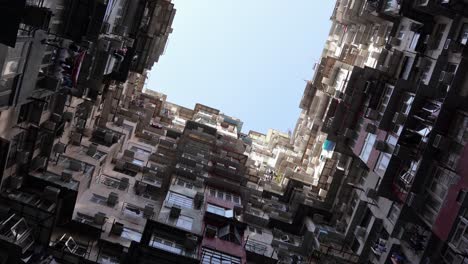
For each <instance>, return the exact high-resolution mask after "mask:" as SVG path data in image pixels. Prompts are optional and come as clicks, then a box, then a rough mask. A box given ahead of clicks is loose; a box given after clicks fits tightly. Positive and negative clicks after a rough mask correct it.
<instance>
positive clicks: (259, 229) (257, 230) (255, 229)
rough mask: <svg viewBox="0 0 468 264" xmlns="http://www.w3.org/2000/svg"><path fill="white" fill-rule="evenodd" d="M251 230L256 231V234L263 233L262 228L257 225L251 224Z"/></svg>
mask: <svg viewBox="0 0 468 264" xmlns="http://www.w3.org/2000/svg"><path fill="white" fill-rule="evenodd" d="M249 231H250V232H251V233H256V234H259V235H261V234H262V233H263V232H262V229H261V228H259V227H255V226H249Z"/></svg>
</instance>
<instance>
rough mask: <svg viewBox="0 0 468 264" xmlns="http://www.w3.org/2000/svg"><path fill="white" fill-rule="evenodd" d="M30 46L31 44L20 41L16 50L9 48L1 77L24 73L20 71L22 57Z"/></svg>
mask: <svg viewBox="0 0 468 264" xmlns="http://www.w3.org/2000/svg"><path fill="white" fill-rule="evenodd" d="M29 45H30V43H27V42H20V41H18V42H16V46H15V48H8V55H7V57H6V61H5V64H4V65H3V69H2V73H1V75H0V77H5V76H7V75H14V74H16V73H20V72H22V69H19V66H20V60H21V56H22V54H23V53H24V51H25V50H27V49H28V48H29Z"/></svg>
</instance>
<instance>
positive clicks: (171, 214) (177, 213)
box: [169, 205, 182, 218]
mask: <svg viewBox="0 0 468 264" xmlns="http://www.w3.org/2000/svg"><path fill="white" fill-rule="evenodd" d="M181 211H182V209H181V208H180V207H179V206H177V205H173V206H172V207H171V211H170V212H169V217H171V218H178V217H179V216H180V212H181Z"/></svg>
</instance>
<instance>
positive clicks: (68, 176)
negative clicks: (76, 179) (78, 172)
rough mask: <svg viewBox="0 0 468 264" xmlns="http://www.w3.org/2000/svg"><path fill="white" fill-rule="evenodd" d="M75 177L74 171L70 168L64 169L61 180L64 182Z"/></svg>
mask: <svg viewBox="0 0 468 264" xmlns="http://www.w3.org/2000/svg"><path fill="white" fill-rule="evenodd" d="M72 178H73V172H71V171H69V170H64V171H62V176H61V180H62V181H64V182H70V181H71V180H72Z"/></svg>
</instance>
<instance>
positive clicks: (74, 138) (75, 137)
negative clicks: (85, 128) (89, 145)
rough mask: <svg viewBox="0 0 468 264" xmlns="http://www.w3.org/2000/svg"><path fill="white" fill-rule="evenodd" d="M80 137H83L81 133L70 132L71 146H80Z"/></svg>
mask: <svg viewBox="0 0 468 264" xmlns="http://www.w3.org/2000/svg"><path fill="white" fill-rule="evenodd" d="M82 137H83V135H82V134H81V133H78V132H72V133H71V135H70V142H71V143H72V144H73V145H76V146H79V145H81V138H82Z"/></svg>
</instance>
